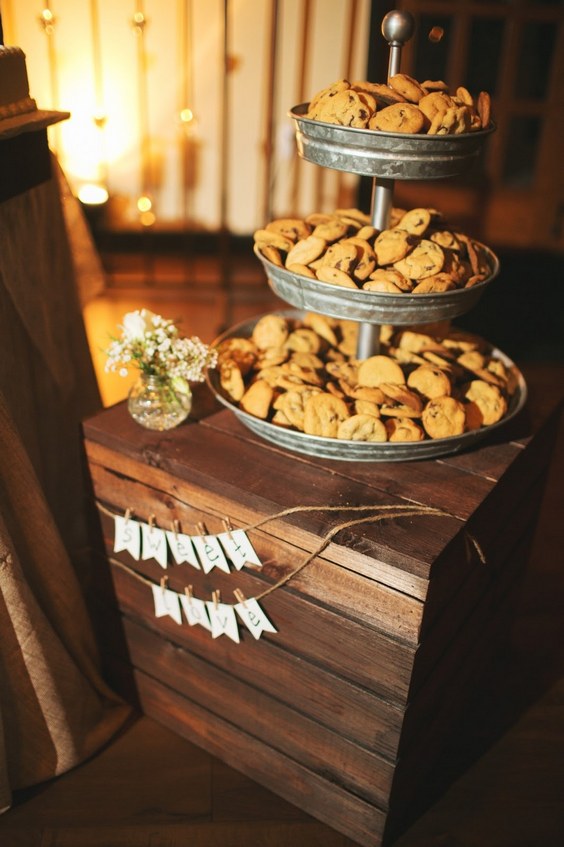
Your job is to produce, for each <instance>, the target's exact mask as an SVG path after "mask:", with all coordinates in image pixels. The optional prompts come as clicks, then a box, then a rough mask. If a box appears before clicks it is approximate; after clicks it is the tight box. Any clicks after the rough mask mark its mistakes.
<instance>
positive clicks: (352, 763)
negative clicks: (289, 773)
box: [124, 619, 394, 809]
mask: <svg viewBox="0 0 564 847" xmlns="http://www.w3.org/2000/svg"><path fill="white" fill-rule="evenodd" d="M124 628H125V634H126V637H127V646H128V653H129V659H130V661H131V663H132V664H133V666H134V667H135V668H137V669H138V670H140V671H142V672H143V673H145V674H148V675H149V676H152V677H155V678H157V679H158V680H159V681H160V682H162V683H163V684H164V685H168V686H169V687H170V688H172V689H173V690H174V691H175V692H177V693H178V694H180V695H182V696H183V697H185V698H186V699H187V700H189V701H191V702H193V703H196V704H197V705H198V706H201V707H202V708H204V709H205V710H206V712H209V713H211V714H214V715H217V716H218V717H220V718H221V719H223V720H225V721H228V722H229V723H230V724H233V725H234V726H235V727H237V728H238V729H239V730H242V731H243V732H246V733H248V734H249V735H252V736H253V737H255V738H258V739H259V740H260V741H262V742H263V743H264V744H266V745H267V746H268V747H272V748H274V749H275V750H277V751H279V752H281V753H283V754H284V755H286V756H288V757H290V758H292V759H297V760H299V761H300V762H301V764H302V765H304V767H306V768H310V769H311V770H313V771H315V772H316V773H323V774H324V776H325V778H326V779H328V780H330V781H331V782H332V783H334V784H335V785H337V786H340V787H341V788H343V789H344V790H346V791H350V792H352V793H353V794H356V795H358V796H359V797H362V798H363V799H364V800H366V801H367V802H369V803H374V804H375V805H377V806H379V807H380V808H382V809H385V808H386V807H387V803H388V797H389V792H390V787H391V782H392V777H393V773H394V765H393V763H391V762H389V761H386V760H385V759H383V758H382V757H381V756H379V755H378V754H376V753H374V752H373V751H372V752H371V751H368V750H366V749H365V748H363V747H361V746H360V745H358V744H356V743H354V742H352V741H350V740H349V739H348V738H347V737H346V736H344V735H340V734H338V733H335V732H333V731H332V730H330V729H328V728H327V727H325V726H324V725H323V724H321V723H320V722H319V720H318V718H317V714H316V711H315V710H312V711H311V712H310V713H309V714H308V715H304V714H302V713H301V712H299V711H297V710H296V709H295V708H291V707H289V706H287V705H286V704H283V703H281V702H280V701H279V700H277V699H275V698H274V697H272V696H270V695H268V694H265V693H264V692H263V691H260V690H259V689H258V688H256V687H254V686H252V685H249V684H246V683H242V682H241V681H239V680H237V679H236V678H235V677H233V676H232V675H231V674H228V673H226V672H225V671H223V670H222V669H220V668H218V667H217V666H215V665H213V664H211V663H210V662H207V661H205V662H204V661H203V660H202V659H200V658H198V657H197V656H195V655H194V654H193V653H190V652H188V651H187V650H184V649H182V648H181V647H178V646H177V645H174V644H172V643H171V642H170V641H167V640H165V639H163V638H162V637H160V636H158V635H156V634H155V633H153V632H151V631H150V630H148V629H146V628H144V627H142V626H139V625H138V624H136V623H135V622H133V621H130V620H127V619H126V620H125V621H124ZM286 683H287V685H292V679H291V677H289V678H288V679H287V680H286ZM226 692H228V694H227V693H226Z"/></svg>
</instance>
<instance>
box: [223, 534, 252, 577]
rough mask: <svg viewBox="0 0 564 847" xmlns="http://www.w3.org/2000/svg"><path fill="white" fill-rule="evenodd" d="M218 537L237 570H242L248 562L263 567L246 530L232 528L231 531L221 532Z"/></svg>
mask: <svg viewBox="0 0 564 847" xmlns="http://www.w3.org/2000/svg"><path fill="white" fill-rule="evenodd" d="M217 537H218V538H219V540H220V542H221V546H222V547H223V549H224V550H225V552H226V553H227V555H228V557H229V558H230V559H231V561H232V562H233V565H234V567H236V568H237V570H239V571H240V570H241V568H242V567H244V566H245V565H246V564H253V565H258V566H259V567H262V562H261V560H260V559H259V557H258V556H257V554H256V552H255V550H254V548H253V545H252V544H251V542H250V540H249V538H248V537H247V534H246V532H245V530H243V529H232V530H231V531H230V532H222V533H220V535H218V536H217Z"/></svg>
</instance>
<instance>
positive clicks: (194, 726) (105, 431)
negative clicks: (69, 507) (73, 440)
mask: <svg viewBox="0 0 564 847" xmlns="http://www.w3.org/2000/svg"><path fill="white" fill-rule="evenodd" d="M195 417H197V414H196V416H195ZM556 417H557V416H556V414H553V415H552V416H551V417H550V418H549V419H548V422H545V424H544V426H543V428H542V429H541V430H540V431H539V432H538V433H537V434H536V435H535V436H531V435H530V434H528V433H530V422H529V421H528V419H527V416H526V415H524V416H522V418H521V419H520V420H519V421H517V422H515V424H514V425H512V428H511V430H507V432H505V433H502V438H501V439H499V438H498V440H497V441H496V442H495V443H491V442H490V443H485V444H484V446H482V447H480V448H479V449H476V450H473V451H472V452H471V453H466V454H463V455H460V456H453V457H445V458H443V459H440V460H430V461H423V462H412V463H369V464H365V463H349V462H346V463H343V462H338V461H331V460H323V459H313V458H309V457H306V456H299V455H296V454H292V453H288V452H286V451H284V450H281V449H277V448H276V447H275V446H273V445H270V444H268V443H267V442H265V441H263V440H261V439H259V438H257V437H256V436H254V435H253V434H252V433H251V432H250V431H248V430H247V429H245V428H244V427H243V426H242V425H241V424H240V423H239V422H238V421H237V420H236V418H234V416H233V415H232V414H231V413H229V412H227V411H219V412H217V411H216V412H214V413H212V414H210V415H207V416H203V417H201V418H200V419H199V420H196V419H192V420H191V422H190V423H189V424H187V425H183V426H181V427H180V428H178V429H177V430H174V431H172V432H169V433H151V432H148V431H146V430H143V429H141V428H140V427H138V426H137V425H136V424H135V423H134V422H133V421H132V420H131V419H130V418H129V416H128V414H127V411H126V409H125V407H124V406H123V404H122V405H118V406H116V407H114V408H112V409H109V410H106V411H104V412H102V413H101V414H99V415H97V416H96V417H94V418H92V419H90V420H89V421H87V422H86V423H85V425H84V433H85V445H86V452H87V458H88V463H89V468H90V473H91V477H92V483H93V491H94V496H95V498H96V501H97V504H98V511H99V515H100V519H101V527H102V532H103V538H104V544H105V550H106V557H103V558H102V560H101V563H100V568H99V574H98V582H99V584H98V587H97V602H98V608H99V613H98V614H97V616H96V617H97V623H98V629H99V632H100V640H101V643H102V647H103V651H104V653H105V655H106V658H107V665H108V669H109V674H110V678H111V682H112V684H113V685H114V686H115V687H117V688H118V689H119V690H120V691H121V692H122V693H124V694H125V695H126V696H128V697H131V698H133V699H134V701H135V702H137V703H138V704H139V705H140V707H141V708H142V709H143V710H144V712H145V713H146V714H148V715H149V716H151V717H153V718H155V719H157V720H159V721H161V722H162V723H163V724H165V725H166V726H168V727H170V728H172V729H174V730H176V731H177V732H178V733H179V734H181V735H183V736H185V737H187V738H189V739H190V740H192V741H194V742H195V743H196V744H199V745H201V746H202V747H204V748H205V749H207V750H208V751H210V752H211V753H212V754H214V755H216V756H218V757H220V758H221V759H222V760H224V761H225V762H227V763H228V764H229V765H231V766H232V767H234V768H236V769H238V770H240V771H242V772H243V773H245V774H247V775H248V776H249V777H251V778H253V779H254V780H256V781H257V782H259V783H261V784H263V785H264V786H266V787H267V788H269V789H271V790H273V791H274V792H276V793H278V794H279V795H281V796H282V797H284V798H286V799H287V800H289V801H290V802H292V803H294V804H295V805H297V806H298V807H300V808H302V809H303V810H304V811H306V812H308V813H310V814H312V815H313V816H315V817H317V818H318V819H320V820H321V821H323V822H324V823H326V824H328V825H329V826H332V827H333V828H335V829H336V830H338V831H340V832H342V833H344V834H345V835H346V836H348V837H349V838H350V839H351V840H353V841H355V842H358V843H359V844H362V845H366V847H377V845H381V844H388V843H391V841H393V840H394V838H395V837H396V836H397V835H398V834H399V832H401V831H402V830H403V829H405V828H406V826H407V825H409V824H410V823H411V822H412V820H413V819H414V817H416V816H417V815H418V814H419V813H420V812H421V811H423V809H424V808H425V807H426V806H427V805H428V804H429V803H430V802H431V801H432V800H433V799H434V798H435V797H436V796H437V794H438V793H440V791H441V790H443V788H444V786H445V783H447V782H448V781H449V780H451V779H452V777H453V775H454V774H455V773H456V771H457V769H458V770H459V769H460V767H462V766H464V764H465V761H464V758H463V756H459V760H458V759H457V753H456V751H457V750H458V748H460V744H459V741H460V738H461V733H464V734H468V732H470V731H471V725H472V724H471V710H470V718H469V714H468V712H469V710H468V705H469V703H470V701H471V697H472V694H473V692H475V691H476V690H479V686H480V683H481V680H482V678H483V676H484V672H485V670H486V669H487V666H488V663H487V659H488V656H490V655H491V654H492V651H493V649H494V646H495V644H496V643H497V642H498V641H499V639H503V638H504V637H505V636H506V635H507V632H508V626H509V622H510V620H511V599H512V595H513V593H514V591H513V589H514V587H515V586H516V584H517V578H518V576H519V572H520V570H521V569H522V567H523V565H524V563H525V562H526V558H527V550H528V542H529V539H530V537H531V534H532V531H533V528H534V523H535V519H536V511H537V508H538V504H539V502H540V494H541V492H542V486H543V482H544V475H545V471H546V467H547V464H548V461H549V456H550V451H551V448H552V443H553V435H554V431H555V426H556ZM304 506H308V507H315V511H296V512H294V513H292V514H288V515H285V516H278V517H273V516H277V515H279V513H280V512H282V511H284V510H287V509H289V508H293V507H304ZM327 506H333V507H335V506H338V507H340V510H339V511H338V512H333V511H328V510H327V508H326V507H327ZM360 506H370V507H382V506H386V507H393V509H392V511H393V512H394V514H395V515H396V516H395V517H390V518H387V519H385V520H381V521H377V522H376V521H375V522H370V523H364V524H357V525H351V526H349V527H347V528H344V529H341V530H340V531H339V532H338V533H337V534H336V535H335V536H334V537H333V538H332V540H331V541H330V542H329V543H328V544H327V546H325V548H324V549H323V550H322V551H321V552H319V554H318V555H316V556H314V558H313V559H312V560H311V562H309V564H307V565H305V566H304V567H303V568H302V569H301V570H300V571H299V572H297V573H294V571H295V570H296V569H297V567H298V566H300V565H301V564H303V563H304V562H305V561H306V559H307V558H308V556H309V555H310V554H312V553H313V552H314V551H316V550H317V549H318V547H319V546H320V543H321V541H322V540H323V539H324V538H325V537H326V535H327V533H328V532H330V531H331V530H332V529H333V528H334V527H336V526H339V525H341V524H342V523H344V522H347V521H351V520H355V519H357V518H358V517H362V516H366V513H362V512H355V511H347V507H360ZM406 506H407V507H411V509H413V507H415V509H417V508H422V509H437V510H440V511H441V514H440V515H439V514H436V515H431V514H418V515H416V514H411V513H409V514H408V513H404V514H398V512H400V511H401V508H402V507H403V508H404V509H405V507H406ZM127 509H131V510H133V513H134V514H133V517H134V518H136V519H137V520H139V521H142V522H144V523H149V522H150V521H152V520H153V519H154V522H155V526H157V527H160V528H164V529H170V528H171V527H172V526H173V525H174V521H178V526H179V527H180V529H181V531H182V532H184V533H186V534H189V535H197V534H198V533H199V532H201V526H200V527H199V528H198V525H201V524H202V523H203V524H204V525H205V528H206V530H207V532H208V533H209V534H210V535H216V534H218V533H221V532H223V531H224V529H225V527H224V519H225V518H228V519H229V521H230V522H231V524H232V526H233V527H235V528H240V527H243V528H245V527H250V526H253V525H255V524H256V523H257V522H258V521H260V520H263V519H269V520H267V521H266V522H264V523H262V524H261V526H260V527H257V528H255V529H249V530H248V537H249V538H250V540H251V541H252V544H253V546H254V548H255V550H256V552H257V554H258V556H259V558H260V560H261V562H262V563H263V567H262V569H260V570H257V569H250V568H246V567H245V568H243V569H242V570H235V569H233V568H231V572H230V573H225V572H223V571H221V570H219V569H217V568H214V569H213V570H212V571H211V572H210V573H208V574H205V573H204V572H203V570H196V569H195V568H193V567H191V566H190V565H187V564H183V565H174V564H171V565H170V567H167V568H166V569H163V567H162V566H161V565H160V564H159V563H158V562H156V561H155V560H154V559H149V560H137V559H135V558H133V557H132V556H131V555H130V554H129V553H128V552H120V553H114V552H113V545H114V518H115V515H120V516H123V515H124V514H125V512H126V510H127ZM394 510H395V511H394ZM373 514H381V512H378V511H377V509H374V511H373ZM474 542H477V544H478V545H479V548H480V550H481V551H482V553H483V556H484V561H482V560H481V558H480V556H479V555H478V552H477V549H476V546H475V544H474ZM292 574H293V575H292ZM163 576H166V578H167V587H168V589H170V590H172V591H173V592H175V593H178V594H179V595H182V594H183V593H184V592H185V589H186V586H188V585H190V586H192V590H193V595H194V596H195V597H197V598H201V599H205V600H208V601H209V600H211V599H212V596H214V592H217V591H219V592H220V595H219V597H220V601H221V602H222V603H225V604H233V603H237V599H236V598H235V597H234V596H233V591H234V589H239V590H240V591H241V592H242V594H243V595H244V597H246V598H253V597H256V596H258V595H261V594H262V593H263V592H264V591H265V590H267V589H269V588H270V587H272V586H273V585H275V584H276V583H277V582H278V581H279V580H281V579H282V578H284V577H288V581H287V582H286V583H285V584H284V585H282V586H280V587H278V588H276V589H275V590H273V591H271V593H269V594H267V595H266V596H264V598H263V599H261V601H260V603H261V607H262V608H263V610H264V611H265V613H266V614H267V616H268V618H269V620H270V621H271V622H272V623H273V624H274V626H275V628H276V630H277V631H276V632H275V633H269V632H265V633H263V634H262V636H261V637H260V638H259V639H255V638H253V637H252V635H251V633H250V632H249V631H248V630H247V629H246V628H245V627H244V626H242V625H241V626H239V633H240V642H239V643H236V642H235V641H233V640H232V639H231V638H229V637H228V636H227V635H221V636H219V637H217V638H212V637H211V634H210V633H209V632H208V631H207V630H206V629H204V628H203V627H201V626H189V625H188V623H187V622H186V621H185V620H183V623H181V624H178V623H177V622H176V621H174V620H173V619H172V618H171V617H159V618H157V617H155V612H154V600H153V588H152V586H153V585H159V583H160V582H161V580H162V578H163ZM215 596H216V599H217V596H218V595H215ZM475 752H476V750H474V753H475Z"/></svg>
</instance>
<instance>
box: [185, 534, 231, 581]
mask: <svg viewBox="0 0 564 847" xmlns="http://www.w3.org/2000/svg"><path fill="white" fill-rule="evenodd" d="M192 543H193V544H194V547H195V548H196V552H197V554H198V557H199V559H200V562H201V563H202V568H203V569H204V573H209V572H210V571H211V570H212V569H213V568H219V569H220V570H222V571H225V573H230V570H229V564H228V562H227V559H226V558H225V556H224V554H223V550H222V549H221V544H220V543H219V541H218V540H217V538H216V537H215V535H193V536H192Z"/></svg>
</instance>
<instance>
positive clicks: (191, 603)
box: [179, 594, 211, 632]
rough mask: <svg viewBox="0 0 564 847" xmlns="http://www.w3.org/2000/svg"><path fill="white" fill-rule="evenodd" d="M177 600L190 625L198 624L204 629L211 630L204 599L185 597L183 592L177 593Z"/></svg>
mask: <svg viewBox="0 0 564 847" xmlns="http://www.w3.org/2000/svg"><path fill="white" fill-rule="evenodd" d="M179 600H180V603H181V605H182V609H183V610H184V614H185V615H186V620H187V621H188V623H189V624H190V626H196V624H200V626H203V627H204V629H207V630H208V631H209V632H211V623H210V619H209V618H208V612H207V609H206V604H205V603H204V601H203V600H198V599H197V598H196V597H187V596H186V595H185V594H179Z"/></svg>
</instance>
